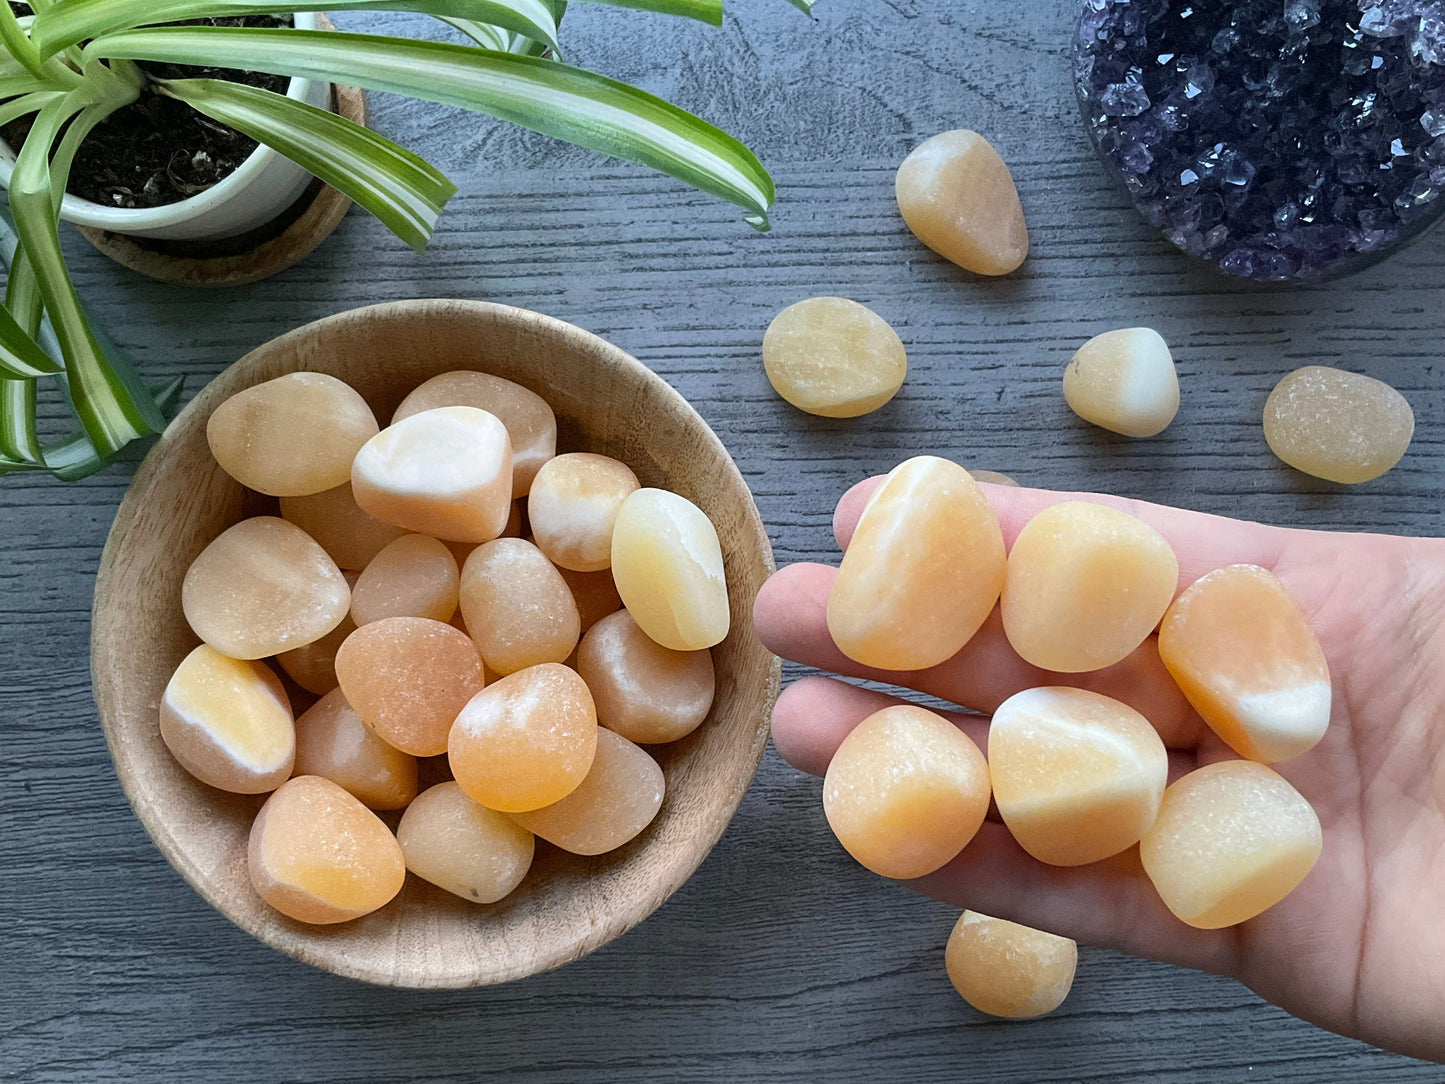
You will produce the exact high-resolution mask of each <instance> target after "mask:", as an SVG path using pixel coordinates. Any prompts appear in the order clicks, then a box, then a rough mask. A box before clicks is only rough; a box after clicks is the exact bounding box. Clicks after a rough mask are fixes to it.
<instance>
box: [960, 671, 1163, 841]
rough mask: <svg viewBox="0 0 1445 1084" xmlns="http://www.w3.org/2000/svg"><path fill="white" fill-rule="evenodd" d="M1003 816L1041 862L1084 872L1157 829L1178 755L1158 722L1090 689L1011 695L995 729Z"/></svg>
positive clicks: (992, 756) (991, 746) (995, 771)
mask: <svg viewBox="0 0 1445 1084" xmlns="http://www.w3.org/2000/svg"><path fill="white" fill-rule="evenodd" d="M988 767H989V778H990V779H991V780H992V782H993V797H994V801H995V802H996V803H997V804H998V811H999V815H1000V816H1002V817H1003V822H1004V824H1006V825H1008V828H1009V831H1010V832H1012V833H1013V837H1014V839H1016V840H1018V843H1019V845H1020V846H1021V847H1023V849H1024V850H1026V851H1028V852H1029V854H1031V855H1033V856H1034V857H1035V858H1037V859H1038V860H1039V861H1040V862H1047V863H1049V864H1050V865H1055V866H1080V865H1084V864H1086V863H1089V862H1098V861H1100V860H1102V859H1105V858H1109V857H1110V856H1112V855H1116V854H1118V853H1120V852H1121V851H1125V850H1127V849H1128V848H1130V847H1132V846H1133V845H1134V844H1136V843H1138V842H1139V839H1140V837H1142V836H1143V835H1144V832H1145V831H1146V830H1147V829H1148V828H1149V826H1150V825H1151V824H1153V823H1154V818H1155V817H1156V816H1157V815H1158V813H1159V803H1160V801H1161V800H1162V799H1163V797H1164V786H1165V784H1166V783H1167V782H1168V776H1169V757H1168V754H1167V753H1166V752H1165V750H1164V743H1163V742H1162V741H1161V740H1160V739H1159V735H1158V733H1157V732H1156V731H1155V730H1154V728H1153V727H1152V726H1151V725H1150V724H1149V720H1148V719H1146V718H1144V716H1142V715H1140V714H1139V713H1138V712H1137V711H1135V710H1134V709H1133V708H1131V707H1129V706H1128V705H1127V704H1121V703H1120V702H1119V701H1117V700H1115V699H1113V698H1112V697H1108V696H1104V695H1103V694H1101V693H1095V692H1089V691H1087V690H1085V689H1071V688H1065V687H1062V686H1053V687H1046V688H1039V689H1028V690H1025V691H1024V692H1021V693H1016V694H1014V695H1013V696H1011V697H1009V698H1008V699H1007V700H1005V701H1004V702H1003V703H1002V704H1000V705H999V707H998V709H997V710H996V711H995V712H994V714H993V718H992V719H991V720H990V722H989V728H988Z"/></svg>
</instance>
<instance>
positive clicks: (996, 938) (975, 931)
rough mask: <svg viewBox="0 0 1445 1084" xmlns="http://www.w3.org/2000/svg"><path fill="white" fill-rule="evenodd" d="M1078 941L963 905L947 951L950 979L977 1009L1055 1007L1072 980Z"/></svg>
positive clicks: (1013, 1011)
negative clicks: (965, 908) (982, 913)
mask: <svg viewBox="0 0 1445 1084" xmlns="http://www.w3.org/2000/svg"><path fill="white" fill-rule="evenodd" d="M1078 964H1079V946H1078V945H1077V944H1076V943H1075V942H1073V941H1070V940H1069V939H1068V938H1067V937H1059V936H1057V935H1056V934H1051V933H1045V932H1044V931H1043V930H1035V929H1032V928H1030V927H1028V926H1021V925H1019V923H1017V922H1009V921H1007V920H1005V919H1002V918H990V917H989V916H987V915H981V914H979V913H978V912H977V911H965V912H964V913H963V914H962V915H961V916H960V917H959V919H958V922H957V924H956V925H955V926H954V927H953V933H952V934H950V935H949V938H948V948H947V949H946V950H945V951H944V967H945V968H946V969H947V971H948V979H949V981H950V982H951V983H953V988H954V989H955V990H957V991H958V993H959V996H960V997H962V998H963V1000H964V1001H967V1002H968V1003H969V1004H970V1005H972V1006H973V1007H974V1008H975V1009H977V1010H978V1011H979V1012H982V1013H988V1014H989V1015H990V1016H1000V1017H1003V1018H1005V1019H1008V1020H1028V1019H1031V1018H1033V1017H1036V1016H1044V1015H1046V1014H1048V1013H1051V1012H1053V1011H1054V1010H1055V1009H1057V1008H1058V1007H1059V1006H1060V1005H1062V1004H1063V1003H1064V999H1065V998H1066V997H1068V996H1069V991H1070V990H1071V989H1073V985H1074V971H1075V970H1076V969H1077V967H1078Z"/></svg>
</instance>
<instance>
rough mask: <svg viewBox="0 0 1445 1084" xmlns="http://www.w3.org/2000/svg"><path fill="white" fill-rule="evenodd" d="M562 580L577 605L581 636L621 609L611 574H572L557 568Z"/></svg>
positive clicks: (606, 571)
mask: <svg viewBox="0 0 1445 1084" xmlns="http://www.w3.org/2000/svg"><path fill="white" fill-rule="evenodd" d="M557 571H558V572H560V573H561V574H562V579H564V580H566V581H567V586H568V587H569V588H571V590H572V598H573V599H574V600H575V601H576V603H577V616H578V617H579V618H580V619H581V621H582V635H584V636H585V635H587V630H588V629H590V628H591V627H592V626H593V625H595V624H597V622H599V621H601V620H602V619H603V618H604V617H606V616H607V615H608V614H615V613H616V612H617V611H618V610H620V609H622V596H621V595H619V594H618V593H617V584H616V583H614V582H613V579H612V572H611V571H610V570H604V571H602V572H573V571H572V570H571V569H570V568H559V569H558V570H557Z"/></svg>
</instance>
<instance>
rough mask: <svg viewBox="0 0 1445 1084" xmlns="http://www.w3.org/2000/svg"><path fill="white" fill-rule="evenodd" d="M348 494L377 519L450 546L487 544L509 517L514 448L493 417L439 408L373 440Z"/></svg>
mask: <svg viewBox="0 0 1445 1084" xmlns="http://www.w3.org/2000/svg"><path fill="white" fill-rule="evenodd" d="M351 492H352V495H353V496H354V497H355V498H356V503H357V505H358V506H360V508H361V509H362V510H363V511H365V512H367V513H369V514H370V515H372V516H374V517H375V518H377V519H379V520H381V521H383V522H384V523H390V524H393V525H395V526H397V527H405V528H406V529H407V530H408V531H413V532H415V533H416V534H425V535H431V536H432V537H433V538H442V539H446V540H448V541H452V542H489V541H491V540H492V539H493V538H497V537H499V536H500V535H501V533H502V531H503V530H505V529H506V526H507V520H508V518H509V517H510V516H511V513H512V443H511V439H510V438H509V437H508V436H507V429H506V426H504V425H503V424H502V423H501V421H500V420H499V419H498V418H497V416H496V415H495V414H489V413H487V412H486V411H485V410H478V409H476V408H475V407H465V406H461V407H438V408H436V409H435V410H426V411H423V412H421V413H420V414H412V415H411V416H409V417H407V418H404V419H402V420H401V421H399V422H395V423H393V424H392V425H391V426H389V427H388V428H386V429H383V430H382V431H381V432H380V433H378V434H377V435H376V436H374V437H372V438H371V439H370V440H369V441H367V442H366V444H365V445H364V446H363V447H362V449H361V450H360V451H359V452H357V453H356V460H355V462H353V464H352V466H351Z"/></svg>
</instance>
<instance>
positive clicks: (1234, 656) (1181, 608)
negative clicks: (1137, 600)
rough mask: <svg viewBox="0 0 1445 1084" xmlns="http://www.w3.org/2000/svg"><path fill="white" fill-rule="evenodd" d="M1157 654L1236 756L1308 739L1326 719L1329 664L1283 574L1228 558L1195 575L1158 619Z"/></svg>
mask: <svg viewBox="0 0 1445 1084" xmlns="http://www.w3.org/2000/svg"><path fill="white" fill-rule="evenodd" d="M1159 657H1160V658H1161V659H1163V660H1164V665H1165V666H1166V667H1167V668H1168V670H1169V673H1170V674H1172V675H1173V677H1174V681H1175V682H1176V683H1177V684H1178V686H1179V688H1180V689H1181V690H1182V691H1183V693H1184V695H1185V696H1186V697H1187V698H1188V700H1189V703H1190V704H1192V705H1193V706H1194V710H1195V711H1197V712H1199V714H1200V716H1202V717H1203V719H1204V721H1205V722H1206V723H1208V724H1209V726H1210V727H1211V728H1212V729H1213V730H1214V732H1215V733H1216V734H1218V735H1219V736H1220V737H1221V738H1223V739H1224V741H1225V742H1226V743H1227V744H1228V745H1229V747H1230V748H1231V749H1233V750H1234V751H1235V752H1236V753H1238V754H1239V755H1240V756H1243V757H1248V758H1249V759H1250V760H1258V761H1263V762H1266V763H1272V762H1274V761H1280V760H1289V759H1290V758H1291V757H1297V756H1299V755H1300V754H1301V753H1303V752H1305V751H1306V750H1308V749H1311V748H1313V747H1314V745H1315V743H1316V742H1318V741H1319V740H1320V739H1321V738H1322V737H1324V734H1325V728H1326V727H1328V726H1329V722H1330V670H1329V665H1328V664H1327V663H1326V662H1325V655H1324V652H1323V651H1322V650H1321V649H1320V643H1319V640H1318V639H1316V637H1315V634H1314V631H1313V630H1312V629H1311V628H1310V626H1309V622H1308V621H1307V620H1306V619H1305V615H1304V614H1303V613H1302V612H1301V611H1300V608H1299V606H1298V605H1297V604H1296V603H1295V601H1294V599H1293V598H1291V597H1290V593H1289V591H1288V590H1287V589H1286V588H1285V586H1284V584H1282V583H1280V581H1279V577H1278V576H1276V575H1275V574H1274V573H1272V572H1269V571H1267V570H1265V569H1263V568H1260V567H1259V566H1258V565H1230V566H1229V567H1228V568H1221V569H1219V570H1218V571H1215V572H1211V573H1209V574H1208V575H1207V576H1204V577H1203V578H1201V579H1199V580H1196V581H1195V582H1194V584H1193V585H1191V586H1190V587H1189V588H1188V589H1187V590H1185V592H1184V593H1183V594H1182V595H1180V596H1179V598H1177V599H1176V600H1175V602H1174V605H1173V606H1171V607H1170V608H1169V612H1168V613H1166V614H1165V615H1164V623H1163V624H1162V625H1161V626H1160V628H1159Z"/></svg>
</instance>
